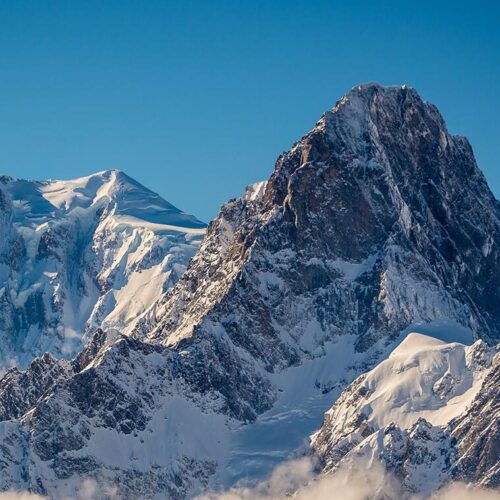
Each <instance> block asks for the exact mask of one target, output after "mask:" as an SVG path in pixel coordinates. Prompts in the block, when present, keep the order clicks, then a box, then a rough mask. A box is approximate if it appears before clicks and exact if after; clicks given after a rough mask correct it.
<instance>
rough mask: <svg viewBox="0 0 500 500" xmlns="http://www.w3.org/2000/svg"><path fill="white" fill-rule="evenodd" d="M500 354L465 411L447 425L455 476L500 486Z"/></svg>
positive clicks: (496, 486)
mask: <svg viewBox="0 0 500 500" xmlns="http://www.w3.org/2000/svg"><path fill="white" fill-rule="evenodd" d="M499 387H500V355H497V358H496V359H495V360H494V361H493V368H492V370H491V373H489V375H488V376H487V377H486V380H485V381H484V383H483V386H482V388H481V391H480V392H479V394H478V395H477V397H476V398H475V399H474V401H473V403H472V404H471V405H470V407H469V408H468V409H467V412H466V413H465V414H464V415H462V416H460V417H459V418H457V419H456V420H454V421H453V422H452V423H451V424H450V433H451V435H452V436H453V438H454V440H455V441H456V444H455V446H456V449H457V460H456V465H455V468H454V476H455V477H457V478H459V479H462V480H464V481H468V482H472V483H476V484H481V485H484V486H488V487H492V488H498V487H500V469H499V467H498V461H499V456H500V395H499V391H498V388H499Z"/></svg>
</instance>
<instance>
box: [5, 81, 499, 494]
mask: <svg viewBox="0 0 500 500" xmlns="http://www.w3.org/2000/svg"><path fill="white" fill-rule="evenodd" d="M499 216H500V205H499V203H498V201H497V200H496V199H495V198H494V196H493V195H492V193H491V192H490V190H489V188H488V186H487V184H486V181H485V179H484V176H483V175H482V173H481V171H480V170H479V168H478V167H477V165H476V163H475V160H474V156H473V153H472V149H471V147H470V145H469V144H468V142H467V141H466V139H464V138H462V137H457V136H452V135H450V134H449V133H448V131H447V129H446V126H445V123H444V121H443V119H442V117H441V116H440V114H439V112H438V111H437V110H436V108H435V107H434V106H433V105H431V104H428V103H426V102H424V101H422V100H421V98H420V97H419V96H418V94H417V92H416V91H415V90H413V89H411V88H409V87H406V86H402V87H382V86H380V85H377V84H368V85H362V86H359V87H355V88H354V89H352V90H351V91H350V92H349V93H348V94H347V95H346V96H344V97H343V98H342V99H341V100H340V101H339V102H338V103H337V104H336V106H335V107H334V108H333V109H332V110H331V111H328V112H327V113H325V114H324V115H323V117H322V118H321V119H320V120H319V122H318V123H317V124H316V126H315V128H314V129H313V130H312V131H311V132H310V133H308V134H307V135H306V136H305V137H303V138H302V139H301V140H300V141H299V142H297V143H296V144H294V145H293V147H292V148H291V149H290V151H288V152H286V153H284V154H283V155H281V156H280V158H279V159H278V161H277V162H276V166H275V169H274V172H273V174H272V176H271V178H270V179H269V180H268V181H266V182H263V183H259V184H257V185H253V186H250V187H249V188H247V190H246V191H245V194H244V196H243V197H242V198H240V199H235V200H230V201H229V202H228V203H226V204H225V205H224V206H223V207H222V209H221V212H220V214H219V215H218V217H217V218H216V219H215V220H214V221H213V222H211V223H210V225H209V227H208V229H207V232H206V235H205V236H204V238H203V240H202V242H201V244H200V247H199V250H198V251H197V253H196V254H195V256H194V257H193V258H192V259H191V261H190V264H189V267H188V269H187V271H186V272H185V273H184V274H183V275H182V277H181V278H180V279H179V280H178V281H177V282H176V284H175V285H174V286H173V287H171V288H169V289H168V290H167V291H166V292H165V293H163V294H159V295H158V296H157V297H156V299H155V300H154V301H153V302H152V304H151V306H150V307H149V308H147V310H145V311H144V312H143V313H141V314H140V316H139V317H138V318H137V320H135V321H134V322H133V323H132V324H131V326H130V327H129V328H128V329H127V331H126V332H125V333H126V335H122V334H120V333H118V332H116V331H107V332H103V331H100V330H99V331H97V333H95V335H94V336H93V337H92V339H91V341H90V343H89V344H88V345H87V347H86V349H85V350H84V351H83V352H82V353H81V354H80V355H79V356H78V357H77V358H75V359H74V360H73V361H64V360H62V361H61V360H59V361H58V360H55V359H54V358H53V357H52V356H49V355H47V356H44V357H43V358H41V359H37V360H35V361H33V363H32V364H31V366H30V367H29V369H28V370H27V371H26V372H21V371H19V370H17V369H14V370H11V371H9V372H7V373H6V374H5V376H4V377H3V378H2V379H0V415H2V417H1V419H2V422H0V435H2V436H3V440H2V445H1V446H0V488H3V489H9V488H20V489H28V490H30V491H34V492H38V493H41V494H49V495H51V496H53V497H56V498H57V497H64V496H68V495H69V496H75V495H76V493H77V491H78V488H80V487H81V485H82V481H83V480H85V479H92V480H93V481H95V482H96V484H97V487H98V488H99V489H98V491H99V492H101V496H102V497H103V498H106V496H109V495H108V493H106V492H107V491H111V490H113V491H116V492H117V494H118V496H119V497H120V498H137V497H140V498H152V497H154V496H155V495H156V496H163V497H164V496H167V497H169V498H186V497H188V498H190V497H192V496H193V495H195V494H196V493H197V492H200V491H204V490H206V489H211V488H215V489H218V488H225V487H227V486H230V485H232V484H234V483H235V482H236V481H238V480H240V479H245V480H250V481H252V480H253V481H255V480H258V479H260V478H261V477H263V476H265V475H267V474H268V473H269V472H270V470H271V469H272V467H273V466H274V465H275V464H277V463H280V462H282V461H284V460H286V459H287V458H289V457H290V456H293V454H294V453H297V452H300V451H303V450H304V446H305V443H307V437H308V435H309V434H310V433H312V432H313V431H314V430H316V429H317V428H318V427H319V426H320V425H321V419H322V416H323V413H324V411H325V410H326V409H327V408H329V407H331V406H332V405H333V404H334V403H335V401H336V399H337V397H338V396H339V394H340V393H341V391H342V389H344V388H345V387H346V386H347V385H348V384H349V383H350V382H352V381H353V380H355V379H356V377H358V376H359V375H361V374H362V373H364V372H367V371H368V370H370V369H372V368H373V367H374V366H375V365H376V364H377V363H379V362H380V361H382V360H383V359H384V358H385V357H386V356H387V355H389V354H390V352H391V351H393V349H394V348H395V347H396V346H397V345H398V344H400V343H401V342H402V341H403V339H404V338H405V337H407V335H408V333H410V332H417V333H427V334H430V335H431V336H433V337H437V338H440V339H442V340H446V341H447V342H448V343H450V342H452V343H453V342H456V341H461V342H465V343H473V342H474V341H475V340H478V339H479V340H480V343H478V344H474V345H475V346H476V347H474V349H480V350H483V349H484V350H485V351H488V349H489V348H488V347H487V345H490V344H494V343H496V342H498V340H499V337H500V326H499V325H500V323H499V321H498V320H499V319H500V317H499V316H500V310H499V309H498V303H499V299H500V273H498V269H499V258H500V253H499V245H498V243H499V242H500V217H499ZM411 339H412V337H410V341H411ZM439 345H441V344H439ZM452 345H456V344H452ZM456 349H457V352H458V354H457V359H458V358H459V357H460V355H459V354H460V352H459V351H460V349H462V352H465V350H466V349H469V348H465V347H463V346H462V347H460V348H458V347H457V348H456ZM471 349H472V348H471ZM481 352H482V351H481ZM488 352H489V351H488ZM389 359H390V358H389ZM446 359H448V358H446ZM450 359H451V358H450ZM450 362H451V361H450ZM467 366H468V365H467V364H462V365H460V366H459V371H460V370H462V371H463V370H464V369H465V367H467ZM436 370H437V372H436V373H440V374H441V378H442V379H443V380H442V384H443V389H442V391H443V394H446V390H448V389H449V390H458V389H456V388H455V385H454V384H455V381H454V380H451V379H449V378H448V377H446V376H445V373H444V372H443V373H441V371H442V365H441V364H438V365H436ZM485 370H486V368H485ZM472 372H473V374H472V375H470V374H469V375H468V376H467V377H468V378H467V380H465V381H463V387H466V386H467V384H469V386H470V388H474V389H476V388H477V383H476V382H474V380H475V379H474V377H476V378H477V379H478V380H479V379H481V380H483V379H482V378H481V377H483V375H484V377H485V378H484V381H485V382H484V383H485V384H486V377H488V375H487V374H486V372H485V371H482V370H479V369H477V370H475V369H474V370H472ZM453 373H455V372H453ZM485 387H486V386H485ZM480 392H481V391H480ZM457 394H458V393H457ZM478 394H479V393H478ZM396 396H397V394H396ZM446 397H447V396H446ZM478 397H479V396H478ZM484 397H487V396H484ZM396 399H397V398H396ZM436 401H437V400H436V398H435V397H433V396H431V395H429V397H428V398H427V399H426V400H425V403H426V404H436ZM474 401H475V400H471V399H468V400H467V402H470V403H471V404H472V405H473V404H474ZM464 404H465V403H464ZM462 409H463V410H464V413H461V415H465V414H466V411H467V410H465V409H464V408H462ZM488 418H489V417H488V416H485V419H484V420H483V424H484V425H487V420H488ZM417 423H418V420H417ZM474 423H476V422H474ZM477 424H478V425H479V426H478V427H475V430H473V429H472V428H471V429H470V432H472V433H474V432H481V425H483V424H481V423H479V422H477ZM430 425H431V424H430ZM464 426H465V427H461V429H464V437H463V438H460V439H463V442H464V443H465V442H466V440H467V439H470V436H472V435H473V434H469V431H466V430H465V428H466V427H467V426H466V425H465V424H464ZM443 432H444V431H443ZM457 432H458V431H457ZM437 437H439V436H437ZM443 439H444V438H443ZM491 443H492V444H494V442H493V441H492V442H491ZM492 444H490V445H487V446H491V445H492ZM467 453H468V452H467V451H464V459H463V462H464V463H465V462H466V460H469V462H468V463H470V470H473V469H475V470H476V473H477V477H483V476H482V474H483V472H480V469H482V468H483V466H484V467H486V465H483V464H484V463H485V462H483V461H482V460H481V461H479V462H477V460H476V459H477V457H474V456H466V455H467Z"/></svg>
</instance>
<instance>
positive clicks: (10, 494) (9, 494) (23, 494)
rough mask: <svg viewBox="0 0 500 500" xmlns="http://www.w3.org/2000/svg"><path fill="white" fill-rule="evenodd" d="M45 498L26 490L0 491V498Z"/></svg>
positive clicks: (1, 499)
mask: <svg viewBox="0 0 500 500" xmlns="http://www.w3.org/2000/svg"><path fill="white" fill-rule="evenodd" d="M46 498H47V497H42V496H40V495H36V494H34V493H28V492H27V491H4V492H0V500H46Z"/></svg>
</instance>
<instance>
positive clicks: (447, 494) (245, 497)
mask: <svg viewBox="0 0 500 500" xmlns="http://www.w3.org/2000/svg"><path fill="white" fill-rule="evenodd" d="M290 499H293V500H372V499H384V500H500V491H499V490H485V489H482V488H478V487H469V486H467V485H465V484H463V483H453V484H450V485H448V486H446V487H445V488H443V489H442V490H440V491H439V492H438V493H436V494H434V495H432V496H431V497H428V496H415V495H412V494H410V493H408V492H406V491H405V490H403V488H402V486H401V484H400V483H399V482H398V481H397V480H396V479H395V478H394V476H392V475H391V474H388V473H387V472H386V471H385V470H384V468H383V467H382V465H381V464H373V463H371V464H370V467H369V468H368V467H361V466H359V467H357V468H356V469H349V470H342V469H341V470H339V471H337V472H335V473H333V474H329V475H326V476H321V477H315V475H314V464H313V463H312V461H311V459H309V458H302V459H299V460H292V461H289V462H286V463H284V464H282V465H279V466H278V467H277V468H276V469H275V470H274V472H273V473H272V475H271V477H270V478H269V479H268V480H266V481H263V482H261V483H259V484H258V485H256V486H255V487H252V488H248V487H235V488H231V489H230V490H228V491H225V492H214V493H209V494H206V495H202V496H199V497H197V500H290Z"/></svg>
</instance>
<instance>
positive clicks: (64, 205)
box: [0, 170, 205, 368]
mask: <svg viewBox="0 0 500 500" xmlns="http://www.w3.org/2000/svg"><path fill="white" fill-rule="evenodd" d="M0 188H1V190H2V191H1V193H2V196H3V206H2V207H0V210H1V211H2V213H3V214H4V217H6V219H7V220H6V223H5V224H4V225H3V227H2V232H3V241H2V248H1V249H0V295H1V297H0V310H1V311H2V319H1V320H0V339H1V343H0V368H1V367H5V366H8V365H11V364H20V365H21V366H26V365H27V364H28V363H29V362H30V361H31V359H33V357H34V356H35V355H39V354H43V353H44V352H52V353H53V354H55V355H57V356H63V357H69V356H72V355H74V354H75V353H76V352H78V350H79V349H81V346H82V343H81V342H82V339H84V338H85V334H86V332H88V331H90V330H91V329H92V328H95V327H98V326H104V327H106V328H116V329H120V330H121V331H123V332H127V331H128V329H129V328H131V327H132V325H133V323H134V321H136V320H137V319H138V318H139V317H140V316H141V315H142V314H143V313H145V312H146V311H147V310H148V308H149V307H151V305H152V303H153V302H154V301H155V300H156V298H157V297H158V296H160V295H161V294H162V293H163V291H164V290H165V289H167V288H168V287H169V286H171V285H172V284H173V283H174V282H175V281H176V280H177V279H178V277H179V276H180V275H181V274H182V273H183V272H184V270H185V267H186V264H187V262H188V260H189V259H190V258H191V256H192V255H193V254H194V252H195V251H196V248H197V246H198V243H199V241H200V239H201V237H202V236H203V234H204V227H205V225H204V224H203V223H201V222H200V221H198V220H197V219H196V218H195V217H193V216H191V215H188V214H185V213H183V212H181V211H180V210H178V209H177V208H175V207H174V206H172V205H170V204H169V203H168V202H166V201H165V200H163V199H162V198H161V197H160V196H158V195H157V194H155V193H153V192H152V191H150V190H148V189H146V188H145V187H143V186H141V185H140V184H139V183H137V182H136V181H134V180H133V179H131V178H130V177H128V176H127V175H125V174H124V173H123V172H120V171H117V170H109V171H105V172H99V173H97V174H94V175H90V176H88V177H82V178H80V179H74V180H69V181H26V180H16V179H12V178H10V177H5V176H4V177H2V178H1V179H0Z"/></svg>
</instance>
